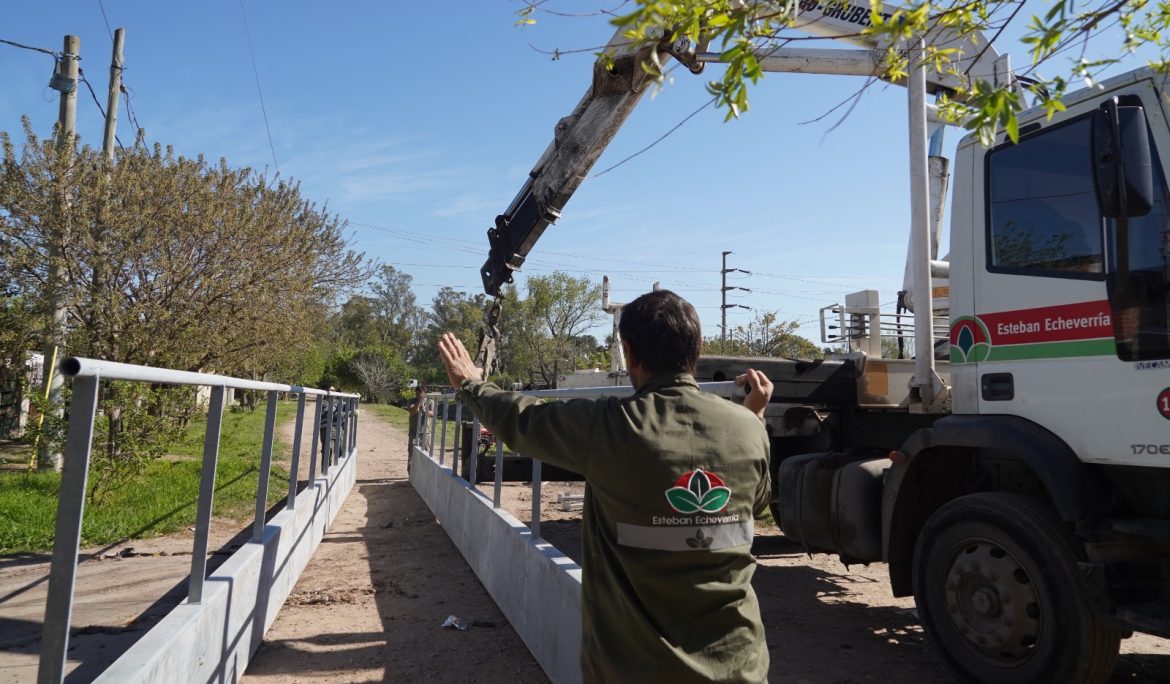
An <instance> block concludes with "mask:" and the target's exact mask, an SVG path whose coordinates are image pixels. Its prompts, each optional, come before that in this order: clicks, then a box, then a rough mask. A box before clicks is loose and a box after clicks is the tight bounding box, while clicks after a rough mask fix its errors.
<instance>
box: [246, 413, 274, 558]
mask: <svg viewBox="0 0 1170 684" xmlns="http://www.w3.org/2000/svg"><path fill="white" fill-rule="evenodd" d="M275 434H276V392H274V391H270V392H268V411H267V413H266V414H265V415H264V446H262V447H261V448H260V482H259V484H258V485H257V486H256V519H255V520H254V521H252V540H253V541H260V539H261V538H262V537H263V536H264V522H265V521H264V514H265V513H266V512H267V511H268V478H269V477H270V476H271V474H272V440H273V439H274V437H275Z"/></svg>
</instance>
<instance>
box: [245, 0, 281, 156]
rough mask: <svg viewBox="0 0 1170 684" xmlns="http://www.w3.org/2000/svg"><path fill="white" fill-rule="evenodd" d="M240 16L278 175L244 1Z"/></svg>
mask: <svg viewBox="0 0 1170 684" xmlns="http://www.w3.org/2000/svg"><path fill="white" fill-rule="evenodd" d="M240 16H241V17H243V18H244V35H245V36H246V37H247V39H248V55H249V56H251V58H252V75H253V76H255V77H256V94H257V95H259V96H260V114H261V115H263V116H264V131H265V132H266V133H267V134H268V149H269V150H270V151H271V152H272V164H273V165H274V166H275V167H276V172H277V173H280V162H278V161H276V146H275V145H273V144H272V129H271V128H270V127H269V126H268V109H267V108H266V107H265V106H264V91H263V90H261V89H260V70H259V69H257V68H256V51H255V50H253V49H252V32H251V31H249V30H248V13H247V12H245V11H244V0H240Z"/></svg>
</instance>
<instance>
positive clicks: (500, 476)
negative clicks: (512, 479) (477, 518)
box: [492, 437, 504, 508]
mask: <svg viewBox="0 0 1170 684" xmlns="http://www.w3.org/2000/svg"><path fill="white" fill-rule="evenodd" d="M503 486H504V440H502V439H500V438H499V437H497V438H496V488H495V493H494V494H493V495H492V506H493V507H495V508H499V507H500V489H501V488H502V487H503Z"/></svg>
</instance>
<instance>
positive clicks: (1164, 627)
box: [1117, 601, 1170, 638]
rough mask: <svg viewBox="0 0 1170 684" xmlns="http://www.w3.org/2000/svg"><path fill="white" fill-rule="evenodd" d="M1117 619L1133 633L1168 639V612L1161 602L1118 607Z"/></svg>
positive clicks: (1169, 627)
mask: <svg viewBox="0 0 1170 684" xmlns="http://www.w3.org/2000/svg"><path fill="white" fill-rule="evenodd" d="M1117 617H1118V618H1120V619H1121V621H1122V622H1124V623H1125V624H1127V625H1129V626H1130V627H1131V628H1133V629H1134V631H1137V632H1145V633H1146V634H1153V635H1155V636H1160V637H1163V638H1170V610H1167V605H1166V603H1165V602H1163V601H1150V602H1148V603H1135V604H1131V605H1121V606H1118V607H1117Z"/></svg>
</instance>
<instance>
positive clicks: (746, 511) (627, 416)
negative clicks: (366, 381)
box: [439, 290, 772, 683]
mask: <svg viewBox="0 0 1170 684" xmlns="http://www.w3.org/2000/svg"><path fill="white" fill-rule="evenodd" d="M619 329H620V333H621V339H622V346H623V348H624V349H625V353H626V360H627V365H628V367H629V372H630V380H631V382H632V383H633V385H634V389H635V390H636V392H635V394H634V395H633V396H630V397H624V398H617V397H609V398H604V399H574V400H569V401H558V402H553V403H547V404H546V403H542V402H541V400H540V399H538V398H535V397H528V396H524V395H522V394H519V393H516V392H506V391H504V390H501V389H500V388H499V387H497V386H496V385H494V384H492V383H490V382H485V381H484V380H483V379H482V372H481V370H480V369H478V368H476V367H475V364H474V362H473V361H472V359H471V356H470V355H469V354H468V353H467V350H466V349H465V348H464V346H463V343H462V342H460V341H459V338H457V337H456V336H454V335H452V334H451V333H447V334H445V335H444V336H443V337H442V339H440V341H439V352H440V355H441V356H442V359H443V364H444V365H445V366H446V367H447V375H448V379H449V380H450V381H451V384H452V385H453V386H454V387H456V388H458V389H459V392H460V398H461V399H462V400H463V401H464V405H465V406H468V407H469V408H470V409H471V410H472V412H474V414H475V415H476V416H478V417H479V419H480V421H481V422H482V423H483V424H484V425H485V426H487V427H488V428H489V429H491V431H492V432H493V433H495V434H496V435H497V436H498V437H500V438H501V439H503V440H504V442H506V443H507V444H508V445H510V446H512V447H513V448H515V449H517V450H518V451H520V452H523V453H524V454H526V455H531V456H532V457H533V458H539V459H540V460H541V461H544V462H545V463H549V464H552V465H555V466H559V467H562V468H565V469H568V470H571V471H573V472H577V473H581V474H582V475H584V476H585V480H586V486H585V510H584V514H583V519H582V525H581V537H582V551H583V554H582V555H583V559H582V560H583V562H582V574H581V670H582V679H583V680H584V681H585V682H752V683H756V682H765V681H767V676H768V646H767V643H766V642H765V640H764V624H763V621H762V620H761V619H760V607H759V603H758V602H757V600H756V594H755V592H754V591H753V590H752V586H751V581H752V575H753V574H754V573H755V569H756V560H755V558H754V557H753V556H752V553H751V545H752V539H753V536H754V515H755V514H756V513H758V512H760V511H762V510H764V508H766V506H767V503H768V497H769V477H768V451H769V444H768V435H767V432H766V431H765V429H764V424H763V415H764V408H765V407H766V406H767V405H768V401H769V399H770V398H771V396H772V383H771V382H770V381H769V380H768V378H767V377H765V376H764V374H763V373H760V372H758V371H755V370H750V369H749V370H748V371H747V372H746V373H744V374H743V375H741V376H739V377H738V378H736V382H737V383H739V384H740V385H747V386H748V387H749V388H750V391H749V392H748V395H747V397H746V398H745V399H744V403H743V406H739V405H737V404H734V403H732V402H730V401H726V400H724V399H721V398H719V397H717V396H715V395H713V394H706V393H704V392H701V391H699V387H698V385H697V384H696V382H695V379H694V369H695V363H696V361H697V360H698V357H699V350H700V347H701V345H702V340H703V338H702V328H701V327H700V324H699V316H698V314H697V313H696V312H695V309H694V307H692V306H691V305H690V304H689V303H687V302H686V301H685V300H684V299H683V298H682V297H679V296H678V295H676V294H675V293H673V292H670V291H668V290H659V291H656V292H650V293H648V294H645V295H642V296H641V297H638V298H637V299H635V300H634V301H633V302H631V303H629V304H627V305H626V306H625V308H624V309H623V310H622V318H621V323H620V324H619Z"/></svg>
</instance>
